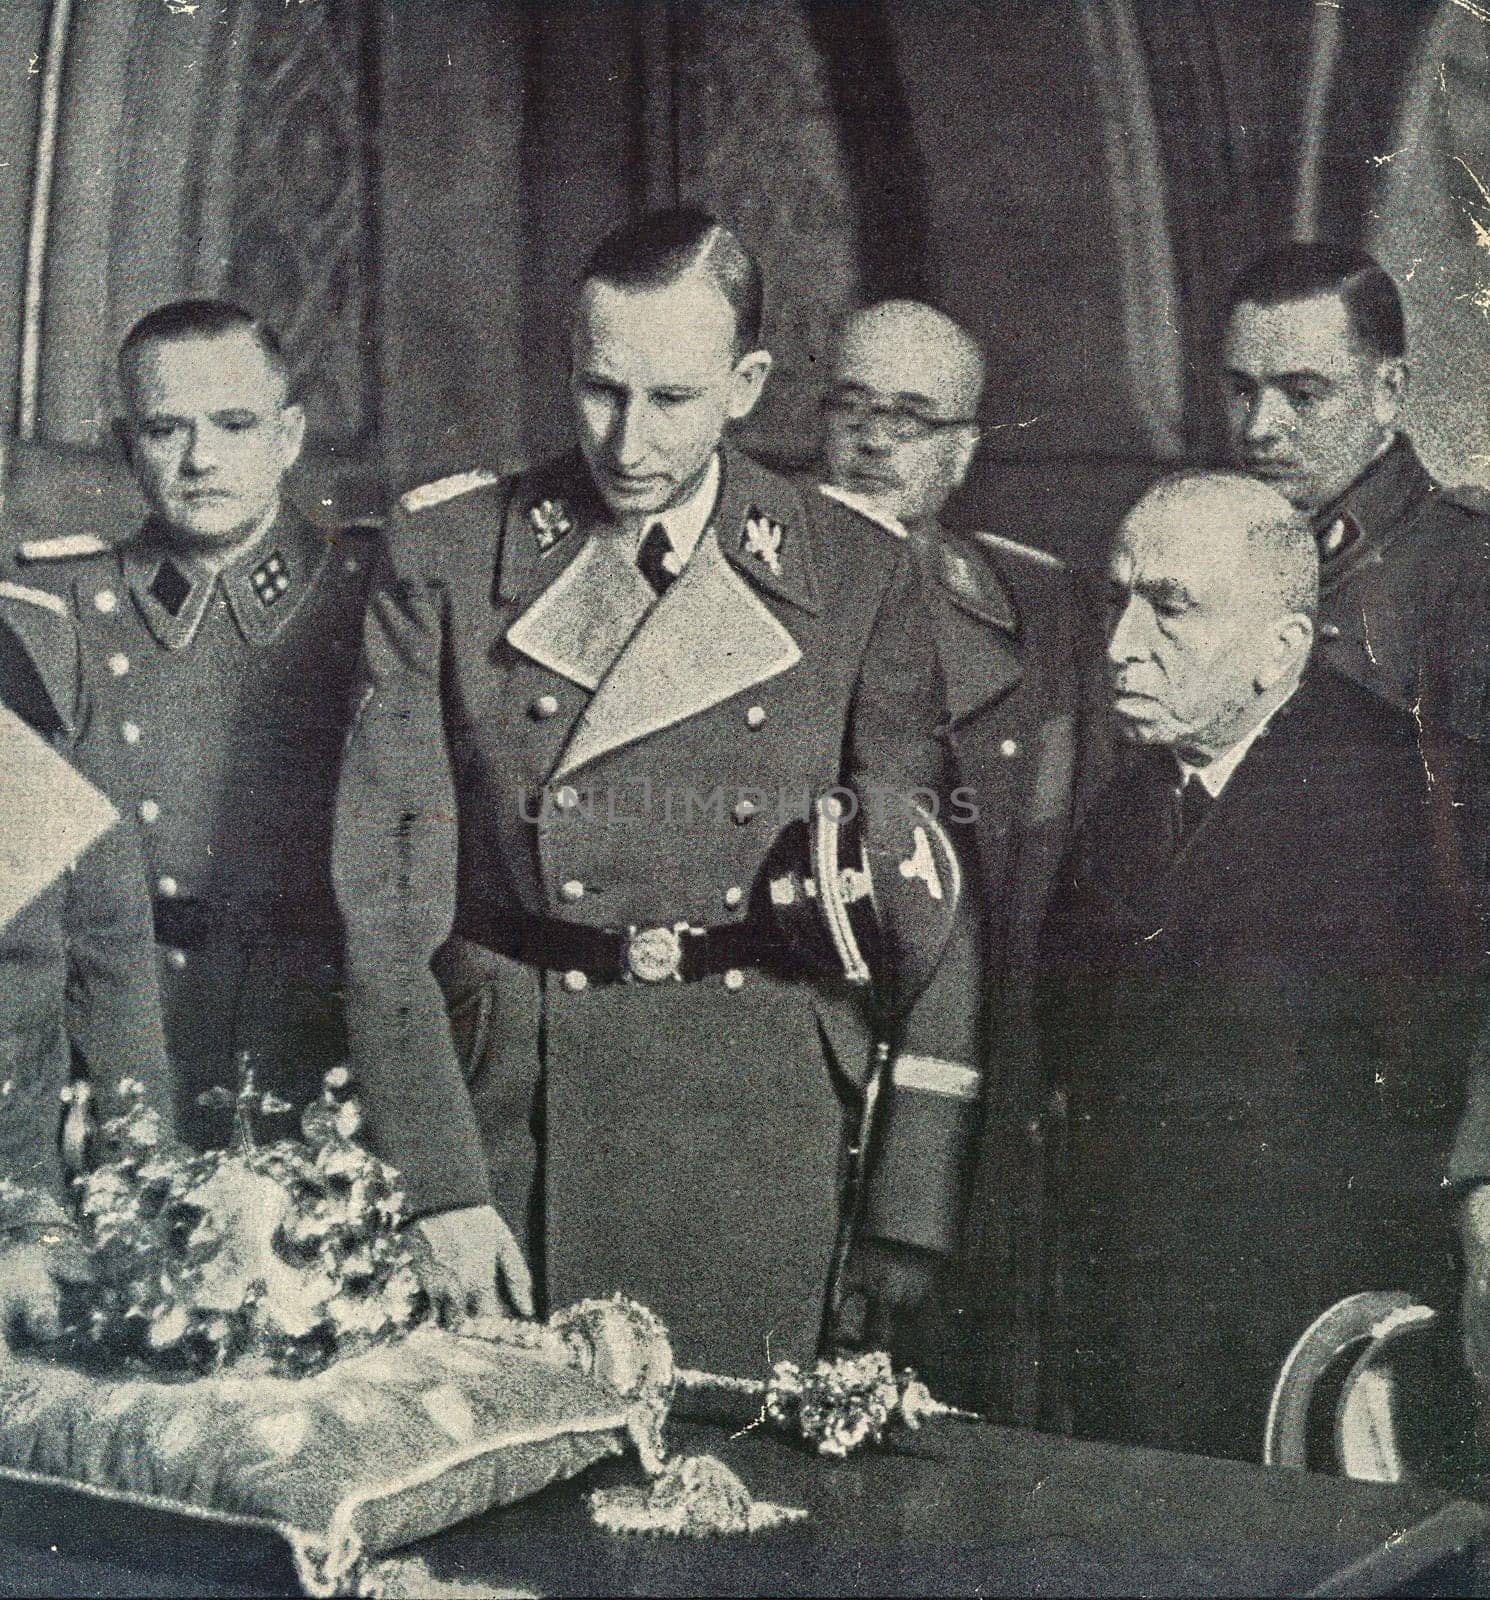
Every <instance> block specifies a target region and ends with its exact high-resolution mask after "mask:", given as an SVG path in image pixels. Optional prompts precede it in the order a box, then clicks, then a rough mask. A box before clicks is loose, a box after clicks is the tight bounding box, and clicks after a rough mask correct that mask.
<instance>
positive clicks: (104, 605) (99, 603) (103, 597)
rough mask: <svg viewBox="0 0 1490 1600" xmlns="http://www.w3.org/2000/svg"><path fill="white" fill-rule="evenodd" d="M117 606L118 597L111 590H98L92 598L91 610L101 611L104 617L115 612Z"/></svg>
mask: <svg viewBox="0 0 1490 1600" xmlns="http://www.w3.org/2000/svg"><path fill="white" fill-rule="evenodd" d="M118 606H119V596H118V595H117V594H115V593H114V591H113V590H112V589H100V590H99V591H98V593H97V594H96V595H94V597H93V609H94V610H95V611H101V612H103V614H104V615H105V616H108V614H109V613H110V612H111V611H115V610H117V609H118Z"/></svg>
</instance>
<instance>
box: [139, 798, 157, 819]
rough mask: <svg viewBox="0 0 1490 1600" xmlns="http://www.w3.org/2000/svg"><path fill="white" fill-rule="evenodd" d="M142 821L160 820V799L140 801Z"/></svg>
mask: <svg viewBox="0 0 1490 1600" xmlns="http://www.w3.org/2000/svg"><path fill="white" fill-rule="evenodd" d="M140 821H141V822H159V821H160V802H159V801H158V800H141V801H140Z"/></svg>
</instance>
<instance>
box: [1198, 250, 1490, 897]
mask: <svg viewBox="0 0 1490 1600" xmlns="http://www.w3.org/2000/svg"><path fill="white" fill-rule="evenodd" d="M1224 363H1225V378H1226V383H1227V386H1228V390H1229V395H1230V410H1229V424H1230V437H1231V448H1232V452H1233V456H1234V459H1235V461H1236V463H1237V465H1239V466H1241V467H1242V468H1244V469H1245V470H1246V471H1247V472H1249V473H1251V474H1253V475H1254V476H1255V477H1258V478H1261V479H1262V480H1263V481H1264V482H1266V483H1270V484H1272V485H1273V486H1274V487H1276V488H1277V489H1279V490H1280V491H1281V492H1282V493H1283V494H1285V495H1286V496H1287V497H1288V499H1289V500H1290V501H1291V502H1292V503H1293V504H1294V505H1295V506H1297V507H1298V508H1299V509H1300V510H1301V511H1303V512H1305V513H1306V514H1307V515H1308V516H1309V518H1310V519H1311V522H1312V524H1313V527H1314V532H1315V537H1316V539H1317V541H1318V544H1319V555H1320V598H1319V639H1318V650H1319V654H1320V657H1321V659H1323V660H1324V661H1327V662H1328V663H1329V664H1330V665H1331V666H1333V667H1334V668H1335V669H1336V670H1337V671H1339V672H1343V673H1345V674H1346V675H1347V676H1349V677H1351V678H1354V679H1355V680H1356V682H1358V683H1360V684H1363V685H1364V686H1365V687H1366V688H1368V689H1370V690H1372V691H1373V692H1374V693H1376V694H1379V695H1382V696H1384V697H1385V698H1386V699H1387V700H1390V701H1391V702H1392V703H1393V704H1394V705H1397V706H1402V707H1404V708H1406V709H1409V710H1411V711H1412V712H1413V714H1414V715H1415V716H1417V717H1419V718H1421V720H1422V721H1423V723H1424V758H1425V760H1426V761H1427V762H1428V765H1429V768H1430V770H1431V771H1432V772H1433V774H1434V779H1435V785H1436V794H1437V797H1438V799H1439V805H1438V806H1437V808H1436V813H1437V821H1436V824H1435V826H1436V831H1437V835H1438V838H1439V847H1440V849H1442V850H1445V851H1449V850H1456V851H1458V852H1459V854H1460V855H1461V858H1462V860H1461V866H1460V868H1459V871H1460V874H1461V876H1462V878H1463V879H1464V881H1465V883H1466V887H1467V892H1468V893H1469V894H1470V895H1471V896H1472V898H1473V899H1474V900H1475V901H1476V902H1477V903H1479V905H1480V909H1481V911H1482V912H1483V909H1484V899H1485V881H1484V880H1485V876H1486V870H1485V868H1486V861H1485V850H1486V838H1487V827H1490V809H1487V804H1486V801H1487V785H1486V767H1485V748H1484V746H1485V741H1486V738H1487V734H1490V705H1487V699H1486V695H1487V686H1490V516H1486V515H1485V514H1484V512H1483V511H1478V510H1475V509H1473V508H1472V507H1471V506H1470V505H1469V504H1467V503H1464V501H1463V500H1461V499H1459V498H1456V497H1455V496H1454V495H1452V494H1450V493H1446V492H1445V490H1444V489H1443V487H1442V486H1441V485H1440V484H1438V483H1436V482H1435V481H1434V480H1433V478H1432V477H1430V475H1429V474H1428V472H1427V471H1426V470H1425V469H1424V467H1423V464H1422V462H1421V461H1419V459H1418V457H1417V453H1416V452H1415V451H1414V449H1413V447H1412V441H1411V440H1410V439H1409V438H1408V437H1407V436H1406V434H1404V433H1403V432H1401V430H1400V429H1399V428H1398V426H1397V423H1398V418H1399V416H1400V413H1401V410H1402V405H1403V401H1404V400H1405V398H1406V395H1407V389H1408V382H1409V368H1408V362H1407V336H1406V326H1405V321H1404V317H1403V310H1402V300H1401V296H1400V295H1399V294H1398V292H1397V286H1396V285H1395V284H1394V283H1393V282H1392V279H1391V277H1390V276H1389V275H1388V274H1387V273H1386V272H1385V271H1384V270H1383V269H1382V268H1381V267H1380V266H1379V265H1378V264H1377V262H1376V261H1374V260H1373V259H1372V258H1371V257H1370V256H1368V255H1365V254H1363V253H1362V252H1361V251H1358V250H1348V249H1342V248H1339V247H1336V246H1333V245H1326V244H1297V243H1296V244H1287V245H1282V246H1280V247H1278V248H1277V249H1275V250H1272V251H1269V252H1268V253H1267V254H1265V255H1262V256H1260V257H1259V258H1258V259H1257V260H1256V261H1254V262H1253V263H1252V264H1251V265H1250V266H1248V267H1247V268H1245V269H1244V270H1243V271H1242V273H1241V274H1240V275H1239V276H1238V278H1237V279H1236V281H1235V282H1234V283H1233V285H1232V287H1231V292H1230V297H1229V315H1228V319H1227V323H1226V330H1225V348H1224ZM1439 729H1449V730H1451V731H1452V732H1453V733H1455V734H1457V735H1459V736H1460V737H1461V738H1462V739H1465V740H1468V741H1471V743H1470V744H1468V745H1464V746H1459V747H1458V749H1457V753H1456V749H1455V746H1454V745H1453V743H1452V742H1451V741H1449V742H1445V741H1440V740H1437V738H1436V734H1437V730H1439Z"/></svg>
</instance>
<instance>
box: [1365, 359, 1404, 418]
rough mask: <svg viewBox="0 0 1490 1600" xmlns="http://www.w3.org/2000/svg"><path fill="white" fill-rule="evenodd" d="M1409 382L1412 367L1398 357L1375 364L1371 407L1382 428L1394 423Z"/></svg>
mask: <svg viewBox="0 0 1490 1600" xmlns="http://www.w3.org/2000/svg"><path fill="white" fill-rule="evenodd" d="M1411 383H1412V369H1411V368H1410V367H1409V366H1408V364H1407V363H1406V362H1405V361H1404V360H1402V359H1401V358H1400V357H1395V358H1391V359H1388V360H1385V361H1382V362H1379V363H1378V364H1377V368H1376V388H1375V392H1374V394H1373V395H1372V402H1371V409H1372V410H1373V412H1374V413H1375V415H1376V420H1377V421H1378V422H1379V423H1380V424H1381V426H1382V427H1383V428H1390V427H1392V426H1393V425H1394V424H1395V423H1396V421H1397V417H1398V414H1399V413H1400V412H1401V410H1402V406H1403V403H1404V402H1405V401H1406V399H1407V391H1408V389H1409V387H1410V386H1411Z"/></svg>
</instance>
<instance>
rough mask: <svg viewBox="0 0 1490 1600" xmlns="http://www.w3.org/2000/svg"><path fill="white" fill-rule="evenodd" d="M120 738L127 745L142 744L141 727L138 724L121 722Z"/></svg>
mask: <svg viewBox="0 0 1490 1600" xmlns="http://www.w3.org/2000/svg"><path fill="white" fill-rule="evenodd" d="M119 737H120V738H121V739H123V741H124V742H125V744H138V743H139V742H140V725H139V723H138V722H121V723H120V724H119Z"/></svg>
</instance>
